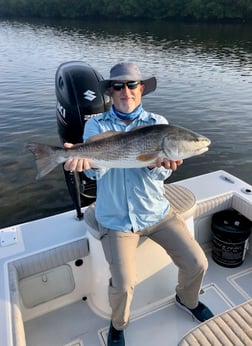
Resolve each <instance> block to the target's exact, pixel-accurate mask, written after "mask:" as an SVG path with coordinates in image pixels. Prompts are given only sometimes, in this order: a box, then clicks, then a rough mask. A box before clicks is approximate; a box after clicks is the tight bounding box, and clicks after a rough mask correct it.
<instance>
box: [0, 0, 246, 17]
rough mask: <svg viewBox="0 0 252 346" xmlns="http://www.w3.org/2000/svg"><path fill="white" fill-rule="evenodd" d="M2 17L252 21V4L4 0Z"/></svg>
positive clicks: (239, 0) (238, 0) (235, 0)
mask: <svg viewBox="0 0 252 346" xmlns="http://www.w3.org/2000/svg"><path fill="white" fill-rule="evenodd" d="M0 16H1V17H16V18H17V17H19V18H20V17H34V18H35V17H37V18H76V19H77V18H78V19H79V18H85V17H96V18H109V19H111V18H115V19H157V20H170V19H173V20H174V19H175V20H241V21H251V20H252V0H119V1H118V0H0Z"/></svg>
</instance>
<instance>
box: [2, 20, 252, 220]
mask: <svg viewBox="0 0 252 346" xmlns="http://www.w3.org/2000/svg"><path fill="white" fill-rule="evenodd" d="M251 41H252V30H251V28H249V27H248V26H242V25H236V26H232V25H195V24H187V25H183V24H169V23H158V22H154V23H149V22H140V23H134V22H128V23H122V22H118V23H112V24H111V23H103V22H101V23H99V25H97V22H95V23H94V22H86V21H82V22H80V21H78V22H76V21H53V22H51V21H30V22H26V21H14V22H12V21H2V22H0V49H1V56H0V93H1V98H0V112H1V114H0V138H1V142H0V148H1V158H0V160H1V161H0V164H1V168H2V169H1V172H0V178H1V179H0V189H1V190H0V191H1V221H0V223H1V225H0V226H4V225H9V224H13V223H17V222H22V221H26V220H29V219H32V218H37V217H42V216H46V215H51V214H53V213H54V212H57V211H62V210H65V209H69V208H71V207H72V204H71V200H70V197H69V196H68V192H67V190H66V187H65V183H64V180H63V175H62V171H61V168H60V167H59V168H58V169H57V170H55V171H54V172H53V173H51V174H50V175H48V176H47V177H45V178H44V179H43V180H40V181H37V182H36V181H34V177H35V166H34V162H33V160H32V157H31V156H30V154H28V153H26V152H24V150H23V144H24V142H26V141H28V140H34V141H41V142H48V143H51V144H59V139H58V134H57V128H56V117H55V102H56V99H55V92H54V76H55V72H56V69H57V67H58V66H59V64H61V63H62V62H65V61H70V60H83V61H85V62H88V63H89V64H91V65H92V66H93V67H94V68H96V69H97V70H98V71H99V72H100V73H101V74H103V76H104V77H107V76H108V70H109V68H110V67H111V66H112V65H113V64H114V63H116V62H118V61H121V60H131V61H136V62H138V64H139V66H140V67H141V69H142V70H143V71H145V73H146V74H147V75H149V74H154V75H156V77H157V79H158V89H157V90H156V92H155V93H153V94H150V95H148V96H146V97H145V98H144V100H143V102H144V105H145V108H146V109H149V110H151V111H154V112H157V113H160V114H164V115H165V116H167V118H168V119H169V120H170V121H171V122H172V123H176V124H180V125H182V126H185V127H189V128H191V129H194V130H196V131H198V132H200V133H202V134H205V135H206V136H208V137H210V138H211V140H212V143H213V144H212V146H211V148H210V151H209V152H208V153H207V154H206V155H204V156H202V157H201V158H200V159H199V158H192V159H190V160H188V161H186V162H185V164H184V165H183V166H182V167H181V169H179V170H178V171H177V172H176V173H175V174H174V175H173V177H172V178H171V181H174V180H178V179H181V178H185V177H189V176H192V175H195V174H201V173H206V172H209V171H212V170H216V169H221V168H223V169H226V170H228V171H230V172H231V173H234V174H237V175H239V176H240V177H241V178H243V179H245V180H247V181H248V182H250V183H252V158H251V153H250V151H251V147H252V146H251V144H252V140H251V130H252V124H251V111H252V102H251V92H252V83H251V81H252V78H251V77H252V45H251ZM30 205H32V208H30V207H29V206H30Z"/></svg>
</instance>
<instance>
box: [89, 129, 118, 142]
mask: <svg viewBox="0 0 252 346" xmlns="http://www.w3.org/2000/svg"><path fill="white" fill-rule="evenodd" d="M120 133H122V132H121V131H112V130H111V131H106V132H103V133H99V134H98V135H94V136H92V137H90V138H88V140H87V141H86V143H92V142H95V141H99V140H102V139H104V138H110V137H113V136H115V135H118V134H120Z"/></svg>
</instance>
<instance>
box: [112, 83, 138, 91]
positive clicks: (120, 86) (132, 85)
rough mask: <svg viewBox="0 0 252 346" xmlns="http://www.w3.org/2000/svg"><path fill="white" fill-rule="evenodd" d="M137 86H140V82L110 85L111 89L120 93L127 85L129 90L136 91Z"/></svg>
mask: <svg viewBox="0 0 252 346" xmlns="http://www.w3.org/2000/svg"><path fill="white" fill-rule="evenodd" d="M138 84H141V82H137V81H130V82H126V83H123V82H115V83H111V85H110V86H111V87H112V88H113V89H114V90H116V91H120V90H122V89H124V88H125V86H126V85H127V87H128V88H129V89H131V90H132V89H136V88H137V86H138Z"/></svg>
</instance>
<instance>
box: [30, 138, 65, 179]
mask: <svg viewBox="0 0 252 346" xmlns="http://www.w3.org/2000/svg"><path fill="white" fill-rule="evenodd" d="M25 147H26V149H28V150H30V151H31V152H32V154H33V155H34V158H35V160H36V166H37V176H36V179H40V178H42V177H44V176H45V175H46V174H48V173H49V172H51V171H52V170H53V169H54V168H55V167H57V166H58V164H59V162H58V161H57V160H56V155H55V151H56V150H59V149H60V150H62V148H60V147H54V146H51V145H47V144H42V143H27V144H26V145H25Z"/></svg>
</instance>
